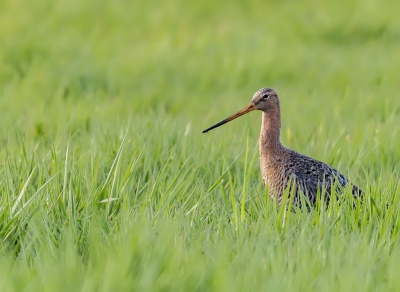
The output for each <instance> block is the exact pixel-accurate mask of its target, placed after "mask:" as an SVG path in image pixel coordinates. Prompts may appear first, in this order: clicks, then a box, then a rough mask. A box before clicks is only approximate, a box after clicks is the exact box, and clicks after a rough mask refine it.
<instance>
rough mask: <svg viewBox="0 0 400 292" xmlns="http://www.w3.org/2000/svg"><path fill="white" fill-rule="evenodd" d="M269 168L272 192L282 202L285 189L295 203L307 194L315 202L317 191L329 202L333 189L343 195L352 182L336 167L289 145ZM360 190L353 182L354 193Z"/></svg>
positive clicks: (356, 193)
mask: <svg viewBox="0 0 400 292" xmlns="http://www.w3.org/2000/svg"><path fill="white" fill-rule="evenodd" d="M266 170H267V172H266V176H267V182H268V186H269V189H270V195H271V197H276V198H277V199H278V202H279V203H281V201H282V198H283V195H284V193H285V191H286V190H287V191H288V194H289V196H290V195H291V194H293V195H294V198H293V200H294V201H295V202H299V196H300V195H301V194H304V195H306V197H307V199H308V200H309V202H310V203H311V204H312V205H314V204H315V202H316V200H317V196H318V194H319V195H320V196H322V195H323V196H324V198H325V201H326V202H329V197H330V195H331V192H332V191H334V192H335V193H337V194H341V193H342V192H343V189H344V188H345V187H346V186H347V185H348V184H349V181H348V179H347V178H346V177H345V176H344V175H343V174H341V173H340V172H338V171H337V170H336V169H335V168H333V167H331V166H329V165H327V164H325V163H323V162H321V161H318V160H316V159H313V158H311V157H308V156H305V155H302V154H300V153H298V152H296V151H293V150H291V149H288V148H285V150H284V153H283V154H282V155H281V157H280V158H278V159H275V160H274V162H273V163H269V167H268V166H267V167H266ZM333 187H334V188H335V189H334V190H333V189H332V188H333ZM361 193H362V192H361V190H359V189H358V188H357V187H356V186H355V185H352V194H353V196H355V197H356V196H360V195H361Z"/></svg>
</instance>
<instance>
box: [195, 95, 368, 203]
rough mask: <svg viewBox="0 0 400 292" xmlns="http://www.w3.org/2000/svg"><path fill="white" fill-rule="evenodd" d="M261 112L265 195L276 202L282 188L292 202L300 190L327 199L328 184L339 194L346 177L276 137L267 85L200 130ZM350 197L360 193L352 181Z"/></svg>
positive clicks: (276, 117) (277, 124) (275, 104)
mask: <svg viewBox="0 0 400 292" xmlns="http://www.w3.org/2000/svg"><path fill="white" fill-rule="evenodd" d="M253 110H260V111H262V112H263V113H262V114H263V117H262V126H261V133H260V168H261V174H262V178H263V182H264V185H268V189H269V195H270V197H271V198H276V199H277V200H278V202H279V204H280V203H281V201H282V198H283V195H284V194H285V191H286V190H287V191H288V195H289V196H291V195H293V196H294V197H293V201H294V203H295V204H296V203H299V202H300V200H299V199H300V194H304V195H306V197H307V198H308V200H309V202H310V203H311V204H312V205H314V204H315V202H316V199H317V196H318V194H319V195H321V196H322V195H323V196H324V198H325V200H326V201H327V202H329V198H330V195H331V191H332V187H334V188H335V189H334V191H335V192H336V193H338V194H340V193H341V192H342V191H343V189H344V188H345V187H346V186H347V185H348V184H349V181H348V180H347V178H346V177H345V176H344V175H342V174H341V173H339V172H338V171H337V170H336V169H334V168H333V167H331V166H329V165H327V164H325V163H323V162H321V161H318V160H315V159H313V158H311V157H307V156H305V155H302V154H300V153H298V152H296V151H293V150H291V149H288V148H286V147H284V146H283V145H282V144H281V142H280V139H279V136H280V131H281V114H280V105H279V98H278V95H277V94H276V92H275V91H274V90H273V89H270V88H262V89H260V90H258V91H257V92H256V93H255V94H254V96H253V99H252V101H251V102H250V103H249V104H248V105H247V106H246V107H245V108H244V109H242V110H241V111H239V112H238V113H236V114H234V115H232V116H230V117H229V118H227V119H225V120H223V121H221V122H219V123H218V124H216V125H214V126H212V127H210V128H208V129H207V130H204V131H203V133H206V132H208V131H210V130H212V129H214V128H216V127H219V126H221V125H223V124H225V123H227V122H229V121H232V120H233V119H236V118H238V117H240V116H241V115H244V114H246V113H248V112H250V111H253ZM351 187H352V194H353V196H354V197H357V196H360V195H361V194H362V192H361V190H360V189H358V188H357V187H356V186H355V185H351Z"/></svg>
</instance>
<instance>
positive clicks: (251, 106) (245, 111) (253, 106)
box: [203, 102, 256, 133]
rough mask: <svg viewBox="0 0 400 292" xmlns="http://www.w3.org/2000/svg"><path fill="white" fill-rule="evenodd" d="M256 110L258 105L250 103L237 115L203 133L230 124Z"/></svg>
mask: <svg viewBox="0 0 400 292" xmlns="http://www.w3.org/2000/svg"><path fill="white" fill-rule="evenodd" d="M255 109H256V105H255V104H254V103H253V102H250V103H249V104H248V105H247V106H246V107H245V108H244V109H241V110H240V111H238V112H237V113H236V114H234V115H232V116H230V117H229V118H226V119H225V120H223V121H220V122H219V123H217V124H215V125H214V126H211V127H209V128H208V129H206V130H204V131H203V133H207V132H208V131H211V130H212V129H215V128H217V127H219V126H221V125H223V124H226V123H227V122H230V121H232V120H234V119H236V118H238V117H240V116H243V115H244V114H247V113H249V112H251V111H254V110H255Z"/></svg>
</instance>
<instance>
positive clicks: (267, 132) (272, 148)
mask: <svg viewBox="0 0 400 292" xmlns="http://www.w3.org/2000/svg"><path fill="white" fill-rule="evenodd" d="M280 133H281V114H280V110H279V108H277V109H275V110H271V111H268V112H263V113H262V125H261V134H260V154H261V156H265V157H274V156H275V154H277V153H278V152H279V151H281V150H282V149H283V146H282V144H281V142H280V140H279V136H280Z"/></svg>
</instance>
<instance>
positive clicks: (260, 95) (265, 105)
mask: <svg viewBox="0 0 400 292" xmlns="http://www.w3.org/2000/svg"><path fill="white" fill-rule="evenodd" d="M254 110H260V111H263V112H266V113H268V112H270V111H275V110H278V111H279V99H278V95H277V94H276V92H275V90H273V89H271V88H261V89H260V90H258V91H257V92H256V93H254V95H253V98H252V99H251V102H250V103H249V104H248V105H247V106H246V107H245V108H243V109H241V110H240V111H238V112H237V113H236V114H234V115H232V116H230V117H229V118H226V119H225V120H222V121H221V122H219V123H217V124H215V125H214V126H211V127H210V128H208V129H206V130H204V131H203V133H207V132H208V131H211V130H212V129H215V128H217V127H219V126H221V125H223V124H226V123H228V122H230V121H232V120H234V119H236V118H238V117H240V116H242V115H244V114H247V113H249V112H251V111H254Z"/></svg>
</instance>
